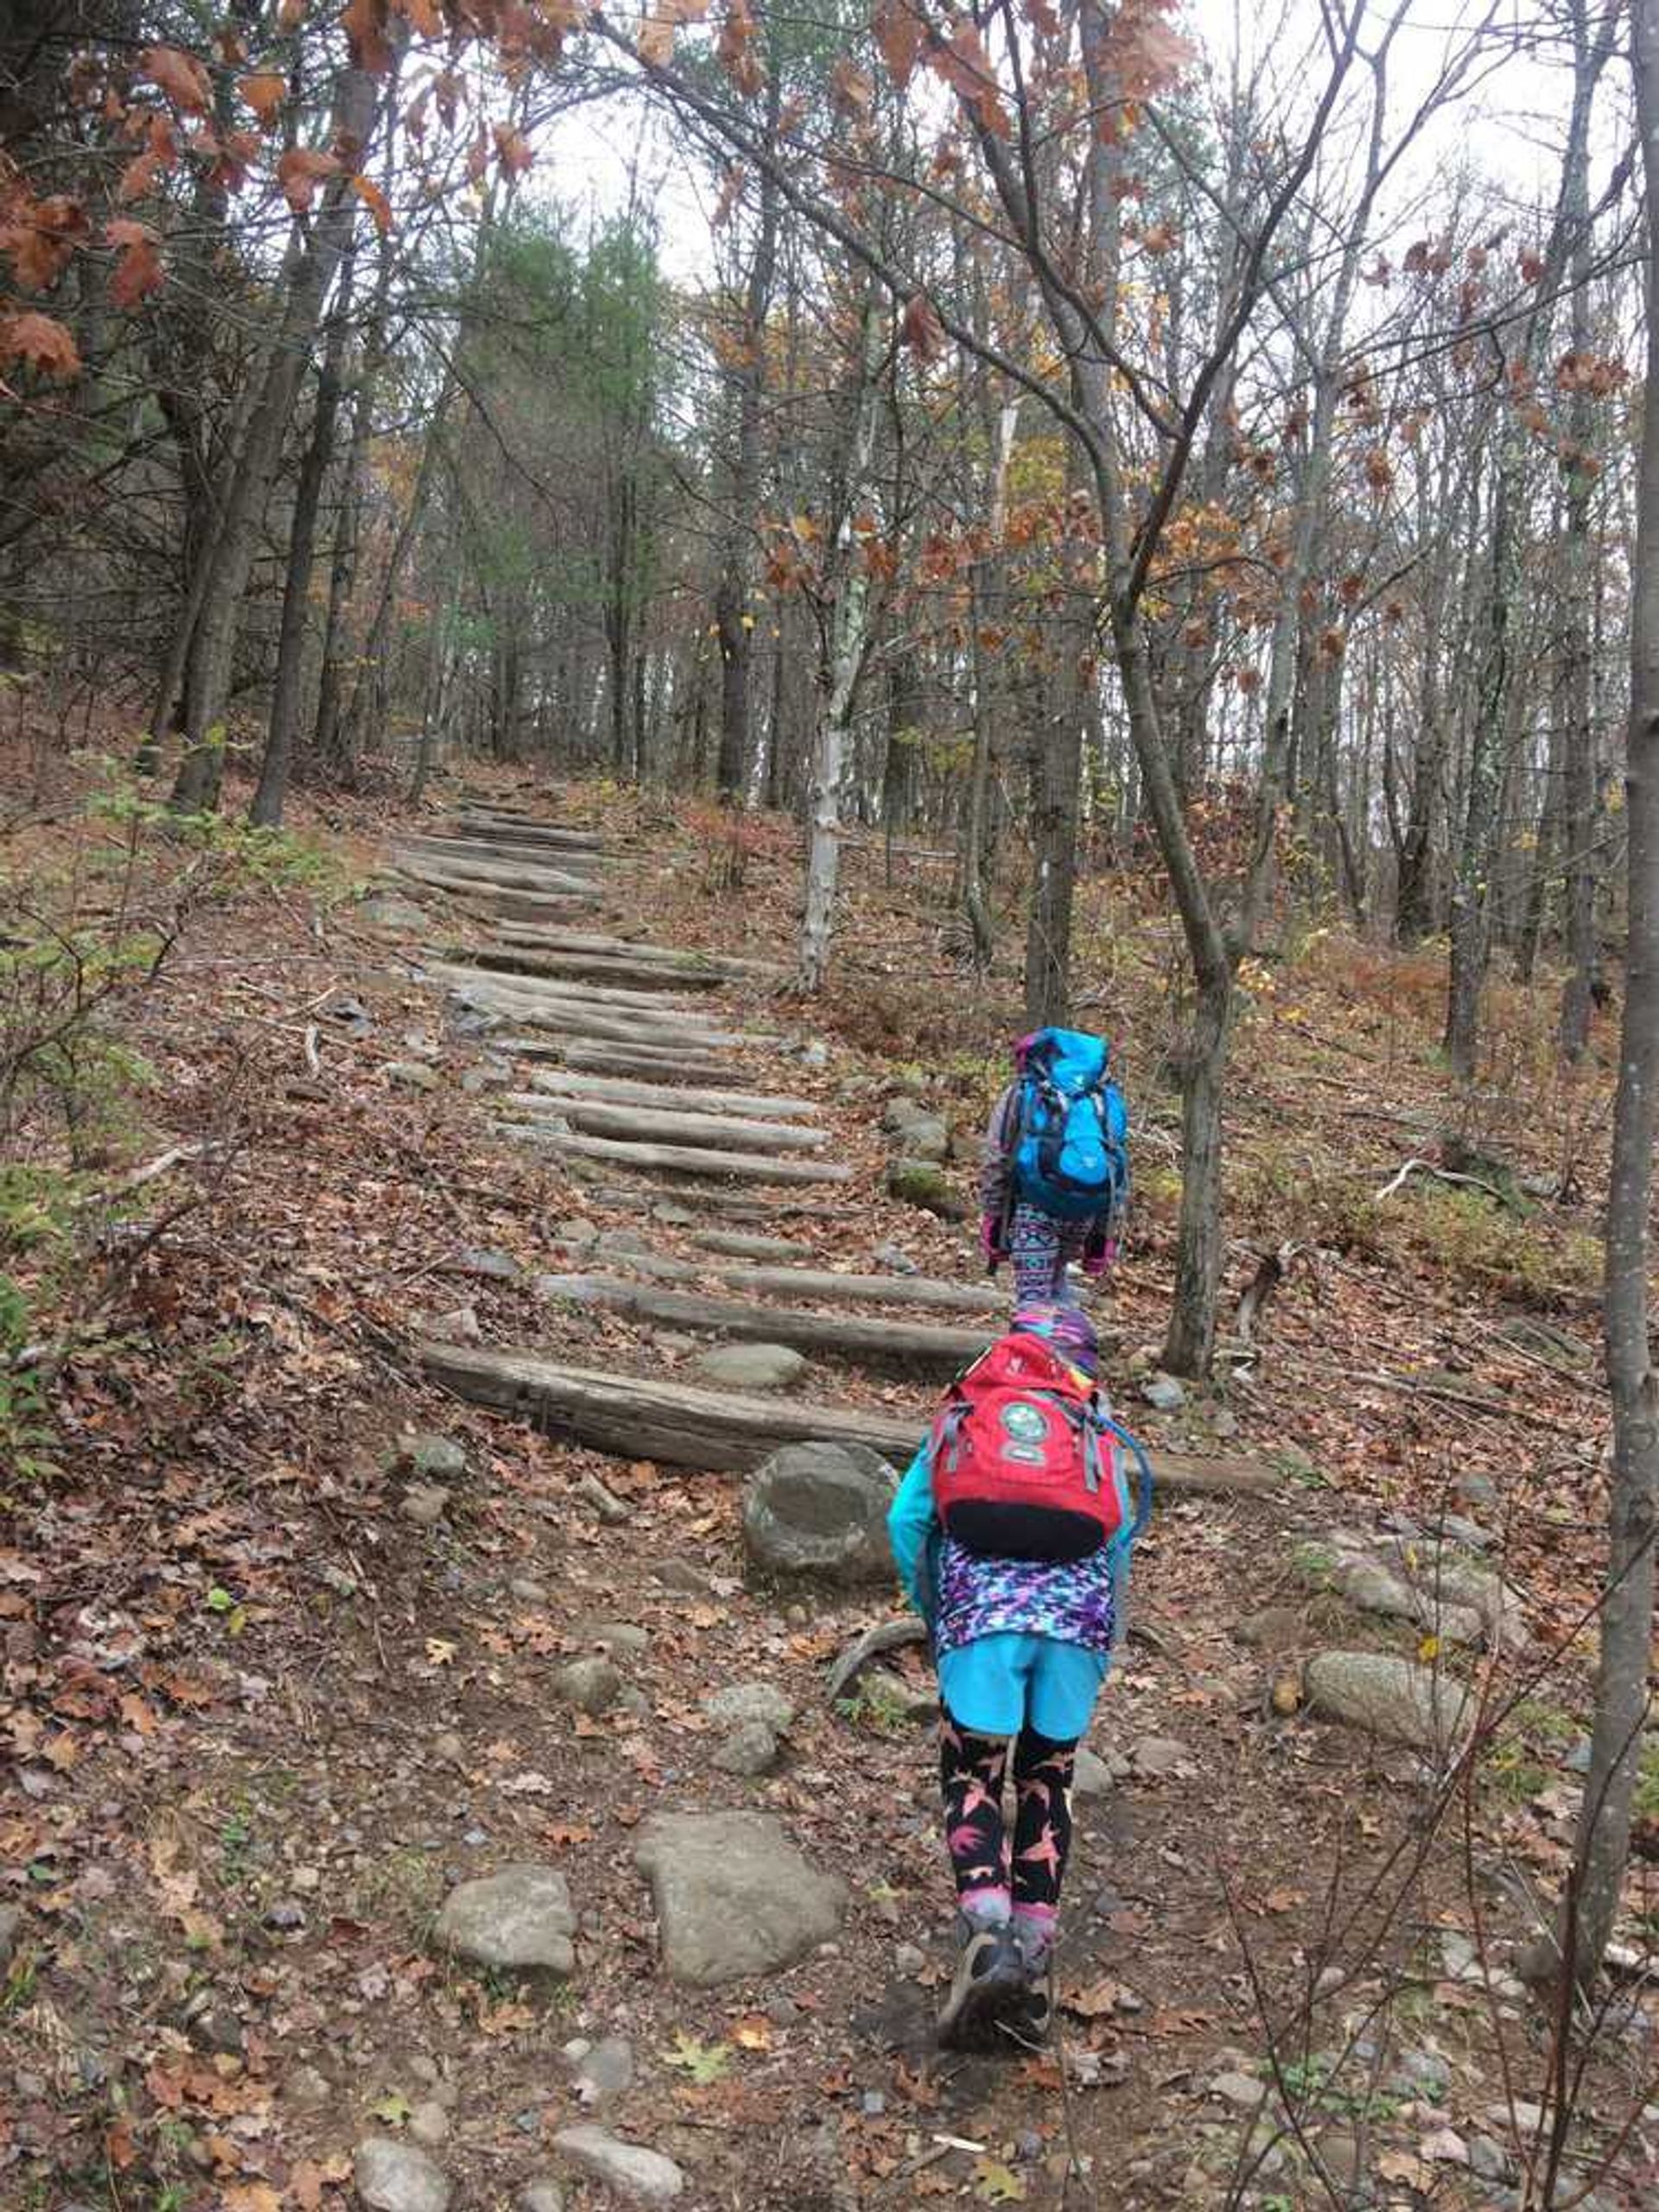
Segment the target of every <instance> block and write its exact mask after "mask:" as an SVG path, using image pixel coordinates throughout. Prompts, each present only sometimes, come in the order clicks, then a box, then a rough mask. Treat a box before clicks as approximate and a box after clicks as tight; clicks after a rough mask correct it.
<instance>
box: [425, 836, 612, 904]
mask: <svg viewBox="0 0 1659 2212" xmlns="http://www.w3.org/2000/svg"><path fill="white" fill-rule="evenodd" d="M392 858H393V861H394V862H395V864H396V865H397V867H398V868H401V869H402V870H403V872H404V874H405V875H412V876H415V877H416V878H417V879H418V880H421V881H422V882H432V883H442V884H444V885H446V886H447V885H448V884H450V883H458V884H459V885H460V886H461V887H462V888H463V889H464V888H465V887H467V885H468V884H474V883H478V884H483V885H486V886H487V887H489V888H491V889H493V890H496V891H562V892H563V893H565V895H566V896H567V897H569V898H573V899H576V898H583V897H587V898H597V897H598V896H599V895H600V893H601V889H602V886H601V884H600V883H599V882H598V881H596V880H589V879H588V878H587V877H585V876H576V875H571V874H561V873H560V872H559V871H558V870H557V869H555V868H525V867H524V866H522V865H520V864H515V863H512V862H510V861H489V860H481V859H480V860H476V861H472V860H468V861H460V860H448V859H442V860H441V859H440V858H439V856H438V855H436V854H432V855H423V854H421V853H416V852H410V850H409V849H407V848H406V847H401V846H400V847H399V848H398V849H397V852H396V853H394V854H393V855H392Z"/></svg>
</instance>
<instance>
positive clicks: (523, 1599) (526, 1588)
mask: <svg viewBox="0 0 1659 2212" xmlns="http://www.w3.org/2000/svg"><path fill="white" fill-rule="evenodd" d="M507 1595H508V1596H509V1597H510V1598H516V1599H518V1603H519V1604H520V1605H545V1604H546V1603H547V1591H546V1588H545V1586H543V1584H542V1583H539V1582H537V1581H535V1580H533V1579H532V1578H531V1576H530V1575H528V1574H516V1575H514V1577H513V1579H512V1581H511V1582H509V1583H508V1585H507Z"/></svg>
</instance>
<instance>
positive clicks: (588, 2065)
mask: <svg viewBox="0 0 1659 2212" xmlns="http://www.w3.org/2000/svg"><path fill="white" fill-rule="evenodd" d="M632 2080H633V2045H632V2044H631V2043H630V2042H629V2041H628V2040H627V2038H626V2037H625V2036H606V2037H604V2038H603V2040H602V2041H601V2042H599V2043H596V2044H594V2046H593V2049H592V2050H589V2051H588V2052H586V2053H585V2054H584V2055H583V2056H582V2060H581V2061H580V2063H578V2065H577V2067H576V2094H577V2095H578V2096H579V2097H580V2098H581V2099H582V2103H583V2104H584V2105H600V2104H603V2103H604V2102H605V2101H607V2098H610V2097H620V2095H621V2094H622V2092H623V2091H624V2089H626V2088H628V2086H629V2085H630V2084H631V2082H632Z"/></svg>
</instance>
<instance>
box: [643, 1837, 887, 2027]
mask: <svg viewBox="0 0 1659 2212" xmlns="http://www.w3.org/2000/svg"><path fill="white" fill-rule="evenodd" d="M633 1858H634V1864H635V1865H636V1866H638V1867H639V1870H640V1872H642V1873H643V1874H645V1876H646V1877H647V1878H648V1879H649V1880H650V1883H651V1886H652V1896H653V1897H654V1898H655V1900H656V1905H657V1917H658V1921H659V1923H661V1928H662V1942H663V1961H664V1966H665V1967H666V1968H667V1970H668V1973H669V1975H670V1977H671V1980H675V1981H678V1982H683V1983H687V1984H689V1985H690V1986H691V1987H693V1988H697V1989H706V1988H712V1987H714V1986H715V1985H717V1984H719V1983H721V1982H727V1981H741V1980H746V1979H747V1977H748V1976H750V1975H752V1974H771V1973H773V1972H775V1971H776V1969H777V1968H779V1967H786V1966H791V1965H792V1964H793V1963H794V1961H796V1960H797V1959H798V1958H801V1957H804V1955H805V1954H806V1953H807V1952H808V1951H810V1950H811V1949H812V1948H814V1947H815V1946H816V1945H817V1944H819V1943H823V1942H828V1940H829V1938H830V1937H831V1936H833V1935H834V1934H835V1933H836V1929H838V1928H839V1927H840V1925H841V1921H842V1914H843V1913H844V1912H845V1910H846V1909H847V1885H846V1884H845V1883H844V1882H843V1881H842V1880H841V1879H840V1878H839V1877H838V1876H836V1875H829V1874H821V1873H819V1872H817V1869H816V1868H815V1867H813V1866H810V1864H809V1863H808V1861H807V1860H806V1859H804V1858H803V1856H802V1855H801V1853H799V1851H798V1850H797V1849H796V1847H795V1846H794V1844H793V1843H791V1841H790V1840H789V1837H788V1836H787V1835H786V1834H785V1832H784V1830H783V1828H782V1827H780V1826H779V1822H778V1821H775V1820H774V1819H772V1817H771V1815H767V1814H763V1813H661V1814H658V1815H654V1816H653V1817H652V1819H651V1820H650V1821H647V1822H646V1823H645V1827H643V1828H642V1829H641V1831H640V1834H639V1842H638V1843H637V1844H636V1845H635V1847H634V1853H633Z"/></svg>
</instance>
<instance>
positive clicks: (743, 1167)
mask: <svg viewBox="0 0 1659 2212" xmlns="http://www.w3.org/2000/svg"><path fill="white" fill-rule="evenodd" d="M491 1126H492V1128H493V1129H494V1130H495V1133H496V1135H498V1136H504V1137H512V1138H514V1139H516V1141H518V1143H520V1144H532V1145H537V1146H539V1147H542V1149H543V1150H544V1151H547V1152H561V1153H569V1154H574V1155H575V1157H576V1158H577V1159H579V1160H614V1161H615V1162H616V1163H617V1165H618V1166H632V1167H652V1168H660V1169H664V1170H665V1171H667V1172H669V1173H672V1174H675V1175H731V1176H742V1177H745V1178H747V1179H749V1180H751V1181H753V1182H757V1183H850V1182H851V1181H852V1179H853V1171H852V1169H851V1168H850V1167H843V1166H842V1165H841V1164H840V1162H839V1161H836V1160H779V1159H777V1158H775V1157H774V1156H773V1155H772V1154H769V1153H760V1152H709V1151H708V1150H706V1149H704V1148H703V1147H701V1146H697V1145H689V1144H688V1145H672V1144H629V1143H626V1142H624V1141H622V1140H621V1139H620V1138H617V1137H587V1136H581V1135H577V1134H576V1133H575V1131H574V1130H565V1129H548V1128H537V1126H536V1124H535V1123H534V1122H529V1123H526V1122H493V1123H492V1124H491Z"/></svg>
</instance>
